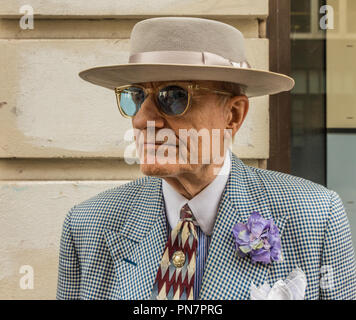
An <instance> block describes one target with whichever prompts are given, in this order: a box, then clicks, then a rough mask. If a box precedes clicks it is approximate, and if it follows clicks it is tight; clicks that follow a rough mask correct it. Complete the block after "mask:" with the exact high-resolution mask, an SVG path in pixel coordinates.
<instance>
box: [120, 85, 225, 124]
mask: <svg viewBox="0 0 356 320" xmlns="http://www.w3.org/2000/svg"><path fill="white" fill-rule="evenodd" d="M197 91H209V92H214V93H216V94H221V95H227V96H232V93H230V92H226V91H220V90H214V89H210V88H205V87H201V86H200V85H198V84H187V85H184V84H180V83H179V84H178V83H169V84H164V85H161V86H159V87H157V88H145V87H143V86H141V85H136V84H135V85H127V86H121V87H117V88H115V93H116V100H117V105H118V107H119V110H120V113H121V114H122V116H124V117H126V118H132V117H134V116H135V115H136V113H137V112H138V111H139V110H140V108H141V106H142V104H143V102H144V101H145V99H146V98H147V97H148V95H149V94H150V93H153V94H154V99H155V102H156V106H157V107H158V110H159V112H160V113H161V114H163V115H166V116H173V117H175V116H182V115H184V114H185V113H186V112H187V110H188V109H189V108H190V106H191V104H192V97H193V96H194V95H195V93H196V92H197Z"/></svg>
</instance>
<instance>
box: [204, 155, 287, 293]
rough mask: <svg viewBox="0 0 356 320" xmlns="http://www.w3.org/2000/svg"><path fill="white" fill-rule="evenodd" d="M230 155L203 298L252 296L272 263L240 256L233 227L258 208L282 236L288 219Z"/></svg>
mask: <svg viewBox="0 0 356 320" xmlns="http://www.w3.org/2000/svg"><path fill="white" fill-rule="evenodd" d="M231 155H232V161H231V172H230V176H229V179H228V182H227V184H226V187H225V190H224V193H223V195H222V199H221V202H220V205H219V210H218V215H217V218H216V222H215V226H214V230H213V235H212V240H211V243H210V247H209V254H208V258H207V262H206V266H205V271H204V277H203V283H202V287H201V291H200V298H201V299H234V300H235V299H249V298H250V286H251V283H252V282H253V283H254V284H255V285H257V286H259V285H261V284H263V283H264V282H265V281H266V278H267V275H268V270H269V268H270V265H264V264H261V263H256V264H253V263H252V262H251V260H250V258H249V257H245V258H239V257H237V256H236V253H235V246H234V240H233V235H232V228H233V226H234V225H235V224H236V223H238V222H243V223H246V222H247V220H248V218H249V216H250V215H251V213H252V212H253V211H258V212H259V213H260V214H261V215H262V216H263V217H264V218H265V219H271V218H272V219H273V220H274V222H275V223H276V225H277V227H278V229H279V231H280V234H281V236H282V234H283V228H284V224H285V222H286V220H287V218H288V216H287V215H284V214H282V215H273V214H272V212H271V210H270V204H269V200H268V198H267V194H266V191H265V189H264V186H263V185H262V182H261V181H260V180H259V178H258V177H257V175H256V173H255V172H253V171H252V170H251V169H250V168H249V167H247V166H246V165H244V164H243V162H242V161H241V160H240V159H238V158H237V157H236V156H235V155H234V154H233V153H231ZM282 247H283V239H282Z"/></svg>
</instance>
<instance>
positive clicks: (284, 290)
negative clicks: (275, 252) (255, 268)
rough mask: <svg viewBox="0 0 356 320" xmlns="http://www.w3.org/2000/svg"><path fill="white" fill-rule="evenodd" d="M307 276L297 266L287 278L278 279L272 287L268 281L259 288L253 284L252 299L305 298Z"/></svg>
mask: <svg viewBox="0 0 356 320" xmlns="http://www.w3.org/2000/svg"><path fill="white" fill-rule="evenodd" d="M306 287H307V277H306V276H305V274H304V272H303V271H302V270H301V269H299V268H297V269H295V270H293V271H292V272H291V273H290V274H289V276H288V277H287V279H286V280H284V281H283V280H278V281H277V282H276V283H275V284H274V285H273V287H272V288H271V287H270V286H269V285H268V283H267V282H265V283H264V284H263V285H262V286H260V287H259V288H257V287H256V286H255V285H254V284H253V283H252V284H251V292H250V294H251V300H304V296H305V289H306Z"/></svg>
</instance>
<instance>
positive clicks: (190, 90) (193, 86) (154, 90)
mask: <svg viewBox="0 0 356 320" xmlns="http://www.w3.org/2000/svg"><path fill="white" fill-rule="evenodd" d="M174 85H176V86H178V87H181V88H183V89H185V90H187V92H188V101H187V105H186V107H185V109H184V111H183V112H182V113H180V114H177V115H169V114H166V113H164V112H163V111H162V110H161V109H160V107H159V104H158V101H157V93H158V92H159V91H160V90H161V89H163V88H165V87H169V86H174ZM130 87H136V88H141V89H142V90H143V91H144V93H145V95H146V98H147V97H148V95H149V94H150V93H154V100H155V104H156V107H157V110H158V111H159V113H160V114H162V115H163V116H166V117H172V118H175V117H181V116H183V115H184V114H185V113H186V112H187V111H188V110H189V108H190V107H191V104H192V97H193V96H194V92H196V91H199V90H205V91H209V92H214V93H216V94H221V95H226V96H232V95H233V94H232V93H231V92H227V91H223V90H215V89H211V88H206V87H202V86H200V85H199V84H194V83H191V84H188V85H185V84H182V83H179V82H169V83H168V84H167V83H166V84H162V85H160V86H158V87H157V88H145V87H144V86H142V85H139V84H136V85H133V84H130V85H125V86H120V87H116V88H115V94H116V102H117V106H118V108H119V110H120V113H121V115H122V116H123V117H125V118H129V119H131V118H133V117H134V116H135V115H136V114H137V112H138V111H137V112H136V113H135V115H133V116H129V115H127V114H126V113H124V111H123V109H122V107H121V105H120V95H121V93H122V92H123V91H124V90H125V89H128V88H130ZM146 98H145V99H146ZM142 103H143V102H142Z"/></svg>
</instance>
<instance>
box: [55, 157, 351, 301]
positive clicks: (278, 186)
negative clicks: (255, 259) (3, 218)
mask: <svg viewBox="0 0 356 320" xmlns="http://www.w3.org/2000/svg"><path fill="white" fill-rule="evenodd" d="M253 211H258V212H259V213H260V214H261V215H262V216H263V217H264V218H266V219H271V218H272V219H273V220H274V222H275V223H276V225H277V227H278V228H279V231H280V234H281V245H282V257H283V260H282V261H281V262H273V263H272V264H268V265H264V264H261V263H256V264H253V263H252V262H251V260H250V258H249V257H245V258H239V257H237V256H236V254H235V248H234V241H233V235H232V227H233V226H234V225H235V224H236V223H238V222H244V223H246V222H247V219H248V217H249V216H250V214H251V213H252V212H253ZM166 224H167V220H166V215H165V208H164V199H163V195H162V179H160V178H156V177H147V176H146V177H143V178H140V179H137V180H134V181H132V182H130V183H127V184H125V185H121V186H118V187H115V188H112V189H109V190H106V191H104V192H101V193H99V194H97V195H96V196H94V197H92V198H90V199H88V200H86V201H84V202H82V203H80V204H78V205H75V206H74V207H72V208H71V209H70V210H69V212H68V214H67V215H66V218H65V220H64V223H63V229H62V235H61V242H60V253H59V271H58V286H57V299H148V298H149V297H150V293H151V290H152V286H153V283H154V281H155V277H156V274H157V270H158V266H159V262H160V259H161V257H162V253H163V250H164V247H165V244H166V240H167V228H166ZM297 267H300V268H301V269H302V270H303V271H304V272H305V274H306V276H307V288H306V296H305V298H306V299H356V269H355V256H354V250H353V247H352V240H351V232H350V226H349V223H348V220H347V216H346V213H345V209H344V207H343V204H342V201H341V199H340V197H339V196H338V194H337V193H336V192H334V191H332V190H329V189H327V188H325V187H323V186H321V185H319V184H316V183H313V182H311V181H308V180H305V179H302V178H298V177H295V176H291V175H288V174H284V173H280V172H275V171H269V170H264V169H258V168H254V167H250V166H247V165H245V164H244V163H243V162H242V161H241V160H240V159H238V158H237V157H236V156H235V155H234V154H232V160H231V172H230V176H229V179H228V182H227V184H226V187H225V189H224V192H223V194H222V198H221V201H220V204H219V209H218V214H217V218H216V222H215V226H214V230H213V235H212V239H211V243H210V247H209V254H208V257H207V261H206V265H205V271H204V277H203V282H202V287H201V290H200V299H222V300H224V299H249V298H250V286H251V283H252V282H253V283H254V284H255V285H257V286H259V285H262V284H263V283H264V282H265V281H267V282H268V283H269V284H270V285H273V284H274V283H275V282H276V281H277V280H278V279H285V278H286V277H287V276H288V274H289V273H290V272H291V271H292V270H293V269H295V268H297Z"/></svg>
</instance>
